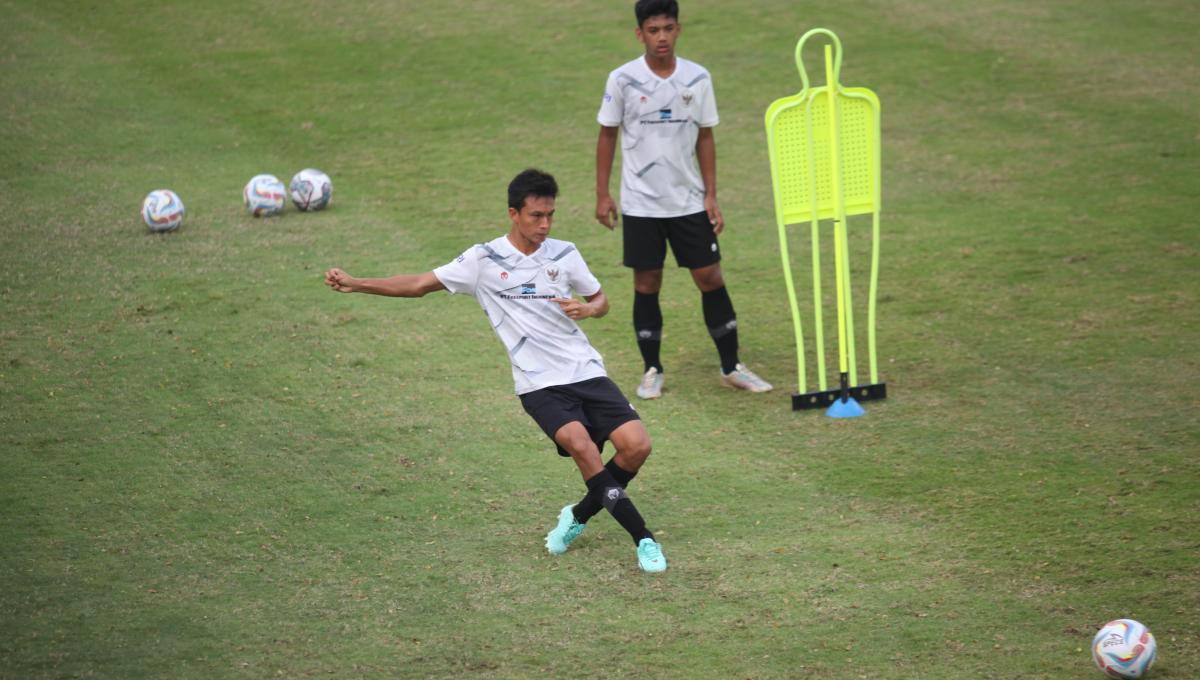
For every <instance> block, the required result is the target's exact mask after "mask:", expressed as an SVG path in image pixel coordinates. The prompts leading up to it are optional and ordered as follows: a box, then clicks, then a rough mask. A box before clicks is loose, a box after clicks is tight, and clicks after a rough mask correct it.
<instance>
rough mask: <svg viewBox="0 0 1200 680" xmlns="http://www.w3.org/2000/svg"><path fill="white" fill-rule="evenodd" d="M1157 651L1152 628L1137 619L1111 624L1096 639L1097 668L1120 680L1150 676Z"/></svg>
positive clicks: (1105, 626) (1118, 620) (1094, 639)
mask: <svg viewBox="0 0 1200 680" xmlns="http://www.w3.org/2000/svg"><path fill="white" fill-rule="evenodd" d="M1157 652H1158V645H1157V644H1156V643H1155V642H1154V636H1153V635H1151V634H1150V629H1149V628H1147V627H1145V626H1143V625H1142V624H1140V623H1138V622H1137V621H1134V620H1133V619H1117V620H1115V621H1109V622H1108V623H1106V624H1104V626H1103V627H1102V628H1101V629H1100V632H1098V633H1096V637H1094V638H1092V660H1093V661H1095V662H1096V667H1097V668H1099V669H1100V670H1102V671H1104V674H1105V675H1107V676H1108V677H1110V678H1117V679H1118V680H1132V679H1133V678H1144V677H1146V673H1147V672H1148V671H1149V670H1150V666H1152V665H1154V656H1155V654H1156V653H1157Z"/></svg>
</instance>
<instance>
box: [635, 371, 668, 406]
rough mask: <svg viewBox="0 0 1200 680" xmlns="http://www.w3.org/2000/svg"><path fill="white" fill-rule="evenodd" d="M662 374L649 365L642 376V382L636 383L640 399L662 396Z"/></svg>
mask: <svg viewBox="0 0 1200 680" xmlns="http://www.w3.org/2000/svg"><path fill="white" fill-rule="evenodd" d="M662 388H663V375H662V373H659V372H658V369H657V368H654V367H651V368H650V370H648V371H646V375H643V376H642V382H641V384H640V385H638V388H637V395H638V398H640V399H658V398H659V397H661V396H662Z"/></svg>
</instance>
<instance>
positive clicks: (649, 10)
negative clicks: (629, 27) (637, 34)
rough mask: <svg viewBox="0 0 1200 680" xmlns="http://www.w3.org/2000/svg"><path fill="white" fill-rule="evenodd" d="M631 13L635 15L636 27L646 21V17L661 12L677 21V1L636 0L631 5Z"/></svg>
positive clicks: (639, 26)
mask: <svg viewBox="0 0 1200 680" xmlns="http://www.w3.org/2000/svg"><path fill="white" fill-rule="evenodd" d="M633 13H634V15H635V16H637V22H638V28H641V27H642V24H644V23H646V19H649V18H650V17H656V16H659V15H661V14H665V15H667V16H669V17H671V18H672V19H674V20H675V21H679V3H678V2H676V1H675V0H638V1H637V4H636V5H634V6H633Z"/></svg>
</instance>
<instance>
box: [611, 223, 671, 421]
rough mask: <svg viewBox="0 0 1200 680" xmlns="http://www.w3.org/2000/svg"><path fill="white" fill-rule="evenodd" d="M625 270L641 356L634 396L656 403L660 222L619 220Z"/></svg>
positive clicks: (663, 246) (663, 252) (663, 247)
mask: <svg viewBox="0 0 1200 680" xmlns="http://www.w3.org/2000/svg"><path fill="white" fill-rule="evenodd" d="M621 224H622V227H621V228H622V232H623V242H624V252H625V258H624V263H625V266H627V267H630V268H632V269H633V331H634V334H635V336H636V337H637V345H638V351H639V352H641V354H642V364H643V367H642V370H643V371H644V374H643V376H642V382H641V384H640V385H638V389H637V395H638V397H640V398H642V399H655V398H657V397H659V396H661V395H662V384H663V378H662V373H663V367H662V354H661V348H662V328H663V317H662V308H661V307H660V306H659V304H658V293H659V290H660V289H661V288H662V268H663V262H664V261H665V260H666V256H667V240H666V231H665V229H664V225H663V220H661V219H657V218H649V217H637V216H635V215H625V216H624V217H623V219H622V220H621Z"/></svg>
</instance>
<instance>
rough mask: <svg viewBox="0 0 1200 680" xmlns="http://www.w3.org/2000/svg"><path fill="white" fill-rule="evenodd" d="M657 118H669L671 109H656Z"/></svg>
mask: <svg viewBox="0 0 1200 680" xmlns="http://www.w3.org/2000/svg"><path fill="white" fill-rule="evenodd" d="M658 119H659V120H671V109H659V110H658Z"/></svg>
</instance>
